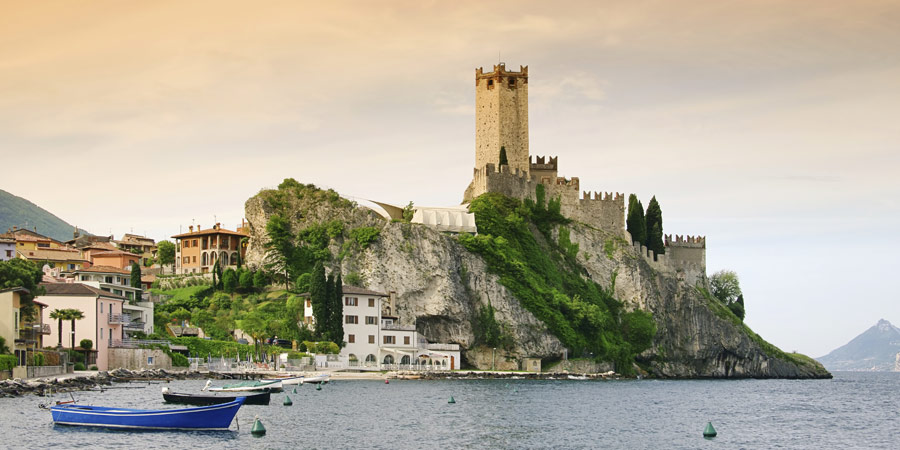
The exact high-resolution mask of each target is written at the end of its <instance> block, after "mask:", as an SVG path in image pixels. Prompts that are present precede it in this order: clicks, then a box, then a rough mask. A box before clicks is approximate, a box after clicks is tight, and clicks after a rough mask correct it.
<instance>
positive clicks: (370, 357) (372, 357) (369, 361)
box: [366, 353, 378, 363]
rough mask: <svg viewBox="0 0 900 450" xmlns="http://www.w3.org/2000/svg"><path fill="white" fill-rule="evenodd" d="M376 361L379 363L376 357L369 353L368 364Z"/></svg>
mask: <svg viewBox="0 0 900 450" xmlns="http://www.w3.org/2000/svg"><path fill="white" fill-rule="evenodd" d="M375 361H378V360H377V359H375V355H373V354H371V353H369V355H368V356H366V362H367V363H373V362H375Z"/></svg>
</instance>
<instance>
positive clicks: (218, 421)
mask: <svg viewBox="0 0 900 450" xmlns="http://www.w3.org/2000/svg"><path fill="white" fill-rule="evenodd" d="M243 404H244V398H243V397H238V398H237V399H235V400H234V401H233V402H228V403H223V404H221V405H211V406H200V407H197V408H185V409H128V408H110V407H106V406H85V405H78V404H65V405H54V406H52V407H50V413H51V415H52V416H53V423H54V424H55V425H74V426H85V427H101V428H123V429H138V430H227V429H228V427H229V426H230V425H231V421H232V420H234V416H235V414H237V412H238V409H240V407H241V405H243Z"/></svg>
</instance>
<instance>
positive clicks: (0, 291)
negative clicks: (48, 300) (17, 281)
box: [0, 286, 30, 293]
mask: <svg viewBox="0 0 900 450" xmlns="http://www.w3.org/2000/svg"><path fill="white" fill-rule="evenodd" d="M3 292H30V291H29V290H28V289H25V288H23V287H21V286H18V287H11V288H6V289H0V293H3Z"/></svg>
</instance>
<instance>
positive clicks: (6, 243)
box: [0, 234, 16, 261]
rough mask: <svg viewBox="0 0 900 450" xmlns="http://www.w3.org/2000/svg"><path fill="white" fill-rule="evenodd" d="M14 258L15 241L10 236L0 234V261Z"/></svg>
mask: <svg viewBox="0 0 900 450" xmlns="http://www.w3.org/2000/svg"><path fill="white" fill-rule="evenodd" d="M15 257H16V239H15V238H14V237H13V236H12V235H7V234H0V261H9V260H11V259H13V258H15Z"/></svg>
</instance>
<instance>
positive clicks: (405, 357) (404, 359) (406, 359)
mask: <svg viewBox="0 0 900 450" xmlns="http://www.w3.org/2000/svg"><path fill="white" fill-rule="evenodd" d="M400 364H403V365H408V364H409V355H403V357H402V358H400Z"/></svg>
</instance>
